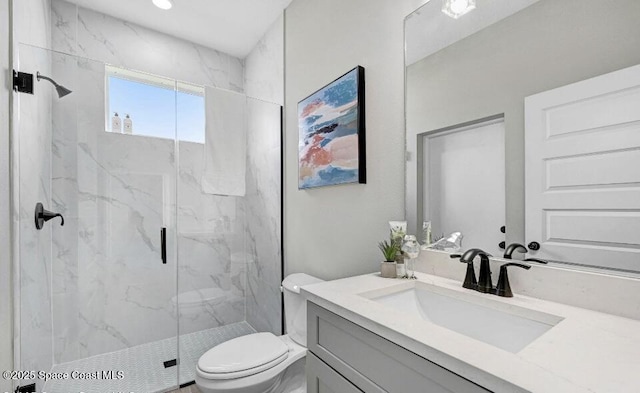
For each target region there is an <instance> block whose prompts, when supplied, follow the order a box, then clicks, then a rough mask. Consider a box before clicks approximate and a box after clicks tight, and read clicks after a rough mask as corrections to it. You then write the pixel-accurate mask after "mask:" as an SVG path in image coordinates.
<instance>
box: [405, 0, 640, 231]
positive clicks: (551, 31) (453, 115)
mask: <svg viewBox="0 0 640 393" xmlns="http://www.w3.org/2000/svg"><path fill="white" fill-rule="evenodd" d="M639 16H640V2H638V1H637V0H563V1H554V0H543V1H540V2H538V3H536V4H534V5H532V6H531V7H529V8H526V9H525V10H523V11H521V12H520V13H518V14H515V15H513V16H512V17H510V18H507V19H505V20H503V21H501V22H499V23H497V24H495V25H493V26H490V27H489V28H487V29H485V30H483V31H480V32H479V33H477V34H475V35H473V36H470V37H468V38H466V39H464V40H462V41H460V42H458V43H456V44H454V45H452V46H450V47H448V48H446V49H444V50H442V51H440V52H437V53H435V54H434V55H431V56H429V57H427V58H425V59H424V60H421V61H419V62H417V63H414V64H413V65H411V66H410V67H409V68H408V73H407V84H408V86H409V87H408V88H407V100H408V101H407V113H408V114H410V115H409V116H408V117H407V130H408V131H407V148H408V150H409V151H410V152H411V153H413V154H412V157H413V160H412V161H411V162H409V163H408V165H407V179H408V182H407V200H411V199H410V198H411V195H413V196H415V192H416V188H415V186H416V161H415V151H416V150H415V147H416V134H418V133H421V132H425V131H430V130H435V129H439V128H443V127H446V126H450V125H455V124H459V123H462V122H466V121H471V120H475V119H480V118H484V117H487V116H490V115H495V114H499V113H504V114H505V127H506V134H505V145H506V146H505V149H506V151H505V160H506V193H507V198H506V217H507V220H506V221H507V229H508V230H507V241H508V242H513V241H524V240H525V239H524V208H525V206H524V101H523V100H524V97H526V96H529V95H532V94H535V93H539V92H542V91H546V90H549V89H552V88H555V87H559V86H563V85H566V84H569V83H573V82H577V81H581V80H584V79H587V78H591V77H594V76H597V75H601V74H604V73H608V72H611V71H615V70H618V69H621V68H625V67H628V66H631V65H635V64H638V63H640V51H638V48H640V23H638V17H639ZM414 114H418V115H414ZM414 200H415V199H414ZM407 207H408V213H407V214H408V216H411V217H413V218H414V219H415V211H416V206H415V205H412V206H407Z"/></svg>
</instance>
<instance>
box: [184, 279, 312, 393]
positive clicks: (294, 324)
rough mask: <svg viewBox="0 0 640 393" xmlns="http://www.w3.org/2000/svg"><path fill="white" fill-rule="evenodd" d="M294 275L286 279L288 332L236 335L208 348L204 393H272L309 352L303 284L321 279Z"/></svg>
mask: <svg viewBox="0 0 640 393" xmlns="http://www.w3.org/2000/svg"><path fill="white" fill-rule="evenodd" d="M321 281H322V280H320V279H318V278H315V277H312V276H309V275H306V274H301V273H297V274H291V275H289V276H287V277H286V278H285V279H284V281H283V282H282V287H283V292H284V305H285V321H286V327H287V332H288V334H286V335H284V336H279V337H278V336H275V335H274V334H272V333H254V334H249V335H246V336H242V337H238V338H234V339H233V340H229V341H226V342H224V343H222V344H220V345H217V346H215V347H213V348H212V349H210V350H209V351H207V352H206V353H205V354H204V355H202V356H201V357H200V359H199V360H198V364H197V366H196V385H198V388H199V389H200V391H201V392H202V393H271V392H274V391H275V390H276V389H277V388H278V387H279V386H280V383H281V381H282V376H283V375H284V373H285V371H286V370H287V368H289V367H290V366H291V365H292V364H294V363H296V362H297V361H298V360H300V359H302V358H304V357H305V356H306V353H307V348H306V345H307V340H306V332H307V323H306V320H307V307H306V302H305V299H304V298H303V297H302V296H300V287H302V286H304V285H308V284H313V283H317V282H321Z"/></svg>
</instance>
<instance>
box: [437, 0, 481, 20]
mask: <svg viewBox="0 0 640 393" xmlns="http://www.w3.org/2000/svg"><path fill="white" fill-rule="evenodd" d="M475 8H476V0H444V1H443V3H442V12H444V13H445V14H447V15H449V16H450V17H452V18H453V19H458V18H459V17H461V16H462V15H464V14H466V13H467V12H469V11H471V10H474V9H475Z"/></svg>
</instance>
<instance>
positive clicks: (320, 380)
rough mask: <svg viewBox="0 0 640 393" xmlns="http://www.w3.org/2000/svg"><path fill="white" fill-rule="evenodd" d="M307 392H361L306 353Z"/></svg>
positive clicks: (312, 355)
mask: <svg viewBox="0 0 640 393" xmlns="http://www.w3.org/2000/svg"><path fill="white" fill-rule="evenodd" d="M307 392H308V393H361V392H362V390H360V389H358V388H357V387H355V385H353V384H352V383H351V382H349V381H347V380H346V379H345V378H344V377H343V376H342V375H340V374H338V373H337V372H336V371H335V370H334V369H332V368H331V367H329V366H327V365H326V364H325V363H324V362H323V361H322V360H320V359H318V358H317V357H316V356H315V355H314V354H313V353H311V352H309V353H307Z"/></svg>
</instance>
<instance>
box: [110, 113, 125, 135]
mask: <svg viewBox="0 0 640 393" xmlns="http://www.w3.org/2000/svg"><path fill="white" fill-rule="evenodd" d="M111 132H117V133H121V132H122V119H120V116H118V112H116V113H115V115H113V117H112V118H111Z"/></svg>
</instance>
